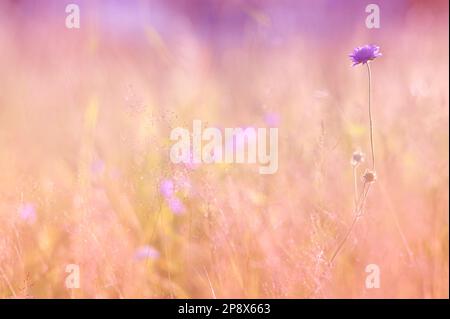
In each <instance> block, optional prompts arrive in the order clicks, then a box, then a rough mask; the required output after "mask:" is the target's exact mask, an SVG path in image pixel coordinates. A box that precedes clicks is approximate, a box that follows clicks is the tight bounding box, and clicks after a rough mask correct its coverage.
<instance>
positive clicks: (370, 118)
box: [366, 62, 375, 170]
mask: <svg viewBox="0 0 450 319" xmlns="http://www.w3.org/2000/svg"><path fill="white" fill-rule="evenodd" d="M366 65H367V74H368V75H369V126H370V150H371V152H372V170H375V150H374V149H375V147H374V145H373V120H372V110H371V107H370V100H371V99H370V91H371V88H370V86H371V82H372V72H371V71H370V64H369V62H367V63H366Z"/></svg>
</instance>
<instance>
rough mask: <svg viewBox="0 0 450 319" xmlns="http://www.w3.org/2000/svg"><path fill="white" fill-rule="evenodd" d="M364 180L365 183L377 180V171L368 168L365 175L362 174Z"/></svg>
mask: <svg viewBox="0 0 450 319" xmlns="http://www.w3.org/2000/svg"><path fill="white" fill-rule="evenodd" d="M362 180H363V182H364V183H373V182H375V181H376V180H377V173H376V172H375V171H372V170H370V169H366V171H365V172H364V175H363V176H362Z"/></svg>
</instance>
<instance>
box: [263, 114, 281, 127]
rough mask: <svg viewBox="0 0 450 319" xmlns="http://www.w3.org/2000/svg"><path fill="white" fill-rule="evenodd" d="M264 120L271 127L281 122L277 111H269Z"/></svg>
mask: <svg viewBox="0 0 450 319" xmlns="http://www.w3.org/2000/svg"><path fill="white" fill-rule="evenodd" d="M264 121H265V122H266V124H267V125H269V126H270V127H277V126H278V125H279V124H280V115H279V114H278V113H275V112H269V113H266V114H265V115H264Z"/></svg>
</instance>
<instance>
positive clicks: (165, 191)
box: [160, 179, 175, 198]
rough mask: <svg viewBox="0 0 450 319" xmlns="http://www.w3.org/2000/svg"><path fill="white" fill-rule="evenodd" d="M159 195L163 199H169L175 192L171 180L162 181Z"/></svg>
mask: <svg viewBox="0 0 450 319" xmlns="http://www.w3.org/2000/svg"><path fill="white" fill-rule="evenodd" d="M160 191H161V194H162V195H163V196H164V197H165V198H171V197H172V196H173V194H174V192H175V187H174V185H173V181H172V180H171V179H164V180H163V181H162V182H161V185H160Z"/></svg>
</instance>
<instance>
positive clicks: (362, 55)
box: [349, 44, 382, 66]
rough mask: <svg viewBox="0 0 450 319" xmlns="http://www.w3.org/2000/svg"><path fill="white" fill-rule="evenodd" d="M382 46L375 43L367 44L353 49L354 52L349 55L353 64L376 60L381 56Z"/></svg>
mask: <svg viewBox="0 0 450 319" xmlns="http://www.w3.org/2000/svg"><path fill="white" fill-rule="evenodd" d="M381 55H382V54H381V53H380V47H379V46H377V45H373V44H366V45H364V46H362V47H357V48H355V49H354V50H353V53H352V54H350V55H349V57H350V59H351V60H352V62H353V66H355V65H358V64H360V63H361V64H366V63H367V62H369V61H371V60H374V59H376V58H378V57H379V56H381Z"/></svg>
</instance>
